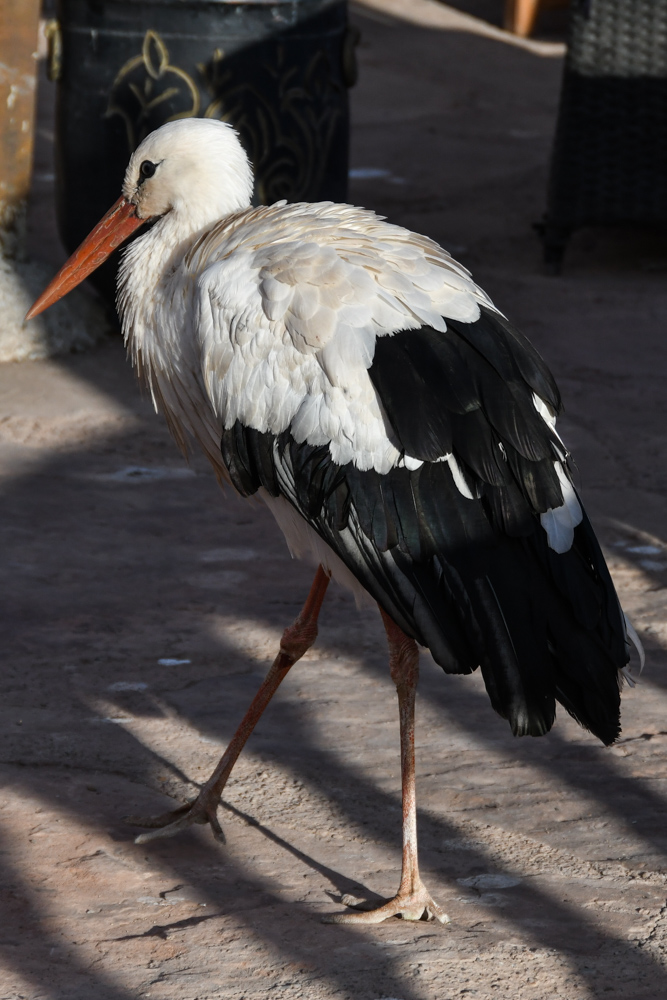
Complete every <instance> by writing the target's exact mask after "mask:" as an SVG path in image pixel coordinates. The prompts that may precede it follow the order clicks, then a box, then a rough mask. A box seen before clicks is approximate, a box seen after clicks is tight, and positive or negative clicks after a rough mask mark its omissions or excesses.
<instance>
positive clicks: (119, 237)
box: [25, 196, 148, 320]
mask: <svg viewBox="0 0 667 1000" xmlns="http://www.w3.org/2000/svg"><path fill="white" fill-rule="evenodd" d="M144 222H148V219H140V218H139V217H138V216H137V215H136V214H135V206H134V205H133V204H132V203H131V202H129V201H127V199H126V198H123V197H122V196H121V197H120V198H119V199H118V201H117V202H116V204H115V205H112V206H111V208H110V209H109V211H108V212H107V214H106V215H105V216H104V218H103V219H100V221H99V222H98V223H97V225H96V226H95V228H94V229H93V231H92V232H91V233H89V234H88V236H86V238H85V240H84V241H83V243H82V244H81V246H80V247H79V248H78V249H77V250H75V251H74V253H73V254H72V256H71V257H70V258H69V260H67V261H66V262H65V263H64V264H63V266H62V267H61V268H60V270H59V271H58V273H57V275H56V276H55V278H54V279H53V281H52V282H51V284H50V285H49V286H48V287H47V288H45V289H44V291H43V292H42V294H41V295H40V297H39V298H38V299H37V301H36V302H35V303H34V304H33V306H32V307H31V308H30V309H29V310H28V312H27V313H26V317H25V318H26V320H29V319H34V317H35V316H39V314H40V313H41V312H44V310H45V309H48V308H49V306H52V305H53V303H54V302H57V301H58V299H62V298H63V296H64V295H67V293H68V292H71V291H72V289H73V288H76V286H77V285H79V284H81V282H82V281H83V280H84V278H87V277H88V275H89V274H92V272H93V271H94V270H95V269H96V268H98V267H99V266H100V264H103V263H104V261H105V260H106V259H107V257H109V256H110V255H111V254H112V253H113V251H114V250H115V249H116V247H119V246H120V245H121V243H123V242H124V241H125V240H126V239H127V238H128V236H130V235H131V234H132V233H133V232H134V231H135V229H138V228H139V226H143V224H144Z"/></svg>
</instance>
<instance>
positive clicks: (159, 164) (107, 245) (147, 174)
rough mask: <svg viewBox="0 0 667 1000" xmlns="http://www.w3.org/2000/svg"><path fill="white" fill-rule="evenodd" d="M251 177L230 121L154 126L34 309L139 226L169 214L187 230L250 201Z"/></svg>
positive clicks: (75, 280)
mask: <svg viewBox="0 0 667 1000" xmlns="http://www.w3.org/2000/svg"><path fill="white" fill-rule="evenodd" d="M252 186H253V177H252V169H251V167H250V163H249V162H248V157H247V156H246V154H245V152H244V150H243V147H242V146H241V143H240V142H239V139H238V136H237V134H236V132H235V131H234V129H233V128H231V126H229V125H226V124H224V123H223V122H218V121H214V120H213V119H210V118H183V119H180V120H179V121H175V122H168V123H167V124H166V125H163V126H162V127H161V128H158V129H156V130H155V132H151V134H150V135H149V136H147V137H146V138H145V139H144V141H143V142H142V143H141V144H140V145H139V146H138V147H137V149H135V151H134V153H133V154H132V156H131V157H130V162H129V163H128V166H127V170H126V171H125V180H124V182H123V193H122V195H121V197H120V198H119V199H118V201H117V202H116V203H115V205H113V206H112V207H111V208H110V209H109V211H108V212H107V214H106V215H105V216H104V218H103V219H101V221H100V222H98V224H97V225H96V226H95V228H94V229H93V230H92V232H91V233H90V234H89V235H88V236H87V237H86V239H85V240H84V241H83V243H82V244H81V246H80V247H79V248H78V249H77V250H75V251H74V253H73V254H72V256H71V257H70V258H69V260H68V261H67V262H66V263H65V264H64V265H63V266H62V267H61V269H60V271H59V272H58V274H57V275H56V276H55V278H54V279H53V281H52V282H51V283H50V284H49V286H48V287H47V288H46V289H45V290H44V291H43V292H42V294H41V295H40V297H39V298H38V299H37V301H36V302H35V304H34V305H33V306H32V308H31V309H30V311H29V312H28V314H27V316H26V319H32V318H33V317H34V316H37V315H39V313H41V312H43V311H44V310H45V309H48V307H49V306H50V305H53V303H54V302H57V301H58V299H61V298H62V297H63V296H64V295H66V294H67V293H68V292H69V291H71V290H72V288H75V287H76V285H78V284H80V283H81V282H82V281H83V280H84V278H87V277H88V275H89V274H91V273H92V272H93V271H94V270H95V269H96V268H98V267H99V266H100V264H102V263H104V261H105V260H106V259H107V257H109V256H110V255H111V253H112V252H113V251H114V250H115V249H116V248H117V247H119V246H120V245H121V243H123V242H124V241H125V240H126V239H127V238H128V236H130V235H131V234H132V233H133V232H134V231H135V230H136V229H137V228H138V227H139V226H141V225H143V224H144V223H145V222H148V221H149V220H152V219H156V218H159V217H161V216H167V215H171V216H172V218H173V219H174V221H175V222H180V225H179V226H178V227H177V228H178V229H180V231H181V232H182V233H185V234H187V233H192V234H194V233H196V232H200V231H201V230H202V229H204V228H205V227H206V226H208V225H213V224H214V223H215V222H217V221H218V220H219V219H222V218H224V217H225V216H226V215H229V214H231V213H232V212H236V211H239V209H242V208H245V207H246V206H247V205H249V204H250V197H251V194H252Z"/></svg>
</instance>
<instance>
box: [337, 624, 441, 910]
mask: <svg viewBox="0 0 667 1000" xmlns="http://www.w3.org/2000/svg"><path fill="white" fill-rule="evenodd" d="M380 614H381V615H382V621H383V623H384V627H385V630H386V632H387V639H388V641H389V669H390V671H391V678H392V680H393V682H394V684H395V685H396V693H397V694H398V712H399V719H400V726H401V779H402V786H403V787H402V790H403V865H402V869H401V884H400V885H399V887H398V892H397V893H396V895H395V896H394V897H393V899H389V900H387V902H386V903H383V904H382V905H381V906H379V907H378V908H377V909H374V910H365V911H363V912H355V913H334V914H332V915H331V916H326V917H324V923H326V924H379V923H380V922H381V921H382V920H386V919H387V917H399V916H400V917H402V918H403V919H404V920H439V921H440V923H442V924H445V923H448V921H449V917H448V916H447V914H446V913H443V911H442V910H441V909H440V907H439V906H438V904H437V903H435V902H434V901H433V899H432V898H431V896H430V894H429V892H428V891H427V889H426V887H425V886H424V884H423V882H422V880H421V878H420V876H419V864H418V860H417V804H416V799H415V695H416V692H417V681H418V679H419V650H418V649H417V643H416V642H415V641H414V639H410V638H409V637H408V636H407V635H406V634H405V633H404V632H403V631H402V630H401V629H400V628H399V627H398V625H396V624H395V623H394V622H393V621H392V620H391V618H390V617H389V616H388V615H386V614H385V612H384V611H383V610H382V608H380ZM344 901H345V900H344Z"/></svg>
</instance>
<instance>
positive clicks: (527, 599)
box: [222, 309, 628, 743]
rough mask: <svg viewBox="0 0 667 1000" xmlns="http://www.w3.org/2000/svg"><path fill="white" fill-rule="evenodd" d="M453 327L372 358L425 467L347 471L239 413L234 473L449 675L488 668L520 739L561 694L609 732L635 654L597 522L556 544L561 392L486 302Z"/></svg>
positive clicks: (615, 726) (581, 717) (401, 434)
mask: <svg viewBox="0 0 667 1000" xmlns="http://www.w3.org/2000/svg"><path fill="white" fill-rule="evenodd" d="M447 326H448V329H447V332H446V333H441V332H439V331H436V330H433V329H431V328H430V327H423V328H422V329H421V330H410V331H403V332H401V333H396V334H393V335H389V336H384V337H380V338H378V339H377V341H376V350H375V357H374V361H373V364H372V366H371V368H370V370H369V375H370V378H371V380H372V382H373V385H374V387H375V390H376V392H377V395H378V397H379V400H380V403H381V405H382V407H383V412H384V414H385V417H386V421H387V424H388V433H389V435H390V437H392V439H393V440H394V443H395V444H396V446H397V447H398V448H399V450H402V451H403V452H404V453H405V454H406V455H407V456H410V457H412V458H415V459H418V460H420V461H421V462H423V464H422V465H421V466H420V467H419V468H417V469H414V470H410V469H408V468H402V467H400V468H399V467H396V468H394V469H392V470H391V471H390V472H388V473H387V474H385V475H380V474H378V473H377V472H375V471H372V470H371V471H360V470H359V469H357V468H356V467H354V466H353V465H347V466H344V467H341V466H338V465H336V464H335V463H334V462H333V461H332V460H331V454H330V450H329V448H328V447H327V446H323V447H313V446H311V445H308V444H306V443H298V442H296V441H295V440H294V439H293V438H292V437H291V435H290V434H289V432H285V433H284V434H282V435H280V436H278V437H275V436H273V435H270V434H262V433H260V432H258V431H254V430H251V429H248V428H244V427H242V426H241V424H239V423H237V424H235V425H234V427H232V428H230V429H229V430H225V432H224V434H223V440H222V454H223V458H224V461H225V464H226V466H227V468H228V469H229V472H230V476H231V479H232V482H233V484H234V486H235V487H236V488H237V489H238V490H239V492H241V493H242V494H243V495H248V494H250V493H253V492H255V491H256V490H257V489H259V488H260V487H263V488H264V489H266V490H267V491H268V493H269V494H271V495H272V496H279V495H280V496H283V497H285V498H286V499H287V500H288V501H289V502H290V503H291V504H292V505H293V506H294V507H295V508H296V509H297V511H298V512H299V513H300V514H301V516H302V517H303V518H304V519H305V520H306V521H307V522H308V524H310V525H311V527H312V528H313V529H314V530H315V531H316V532H317V533H318V534H319V535H320V537H321V538H323V539H324V541H325V542H326V543H327V544H328V545H329V546H330V547H331V548H332V549H333V551H334V552H335V553H336V554H337V555H338V556H339V557H340V558H341V559H342V560H343V562H344V563H345V564H346V565H347V566H348V568H349V569H350V570H351V571H352V572H353V573H354V575H355V576H356V577H357V579H359V580H360V582H361V583H362V585H363V586H364V587H365V589H366V590H367V591H368V592H369V593H370V594H371V595H372V596H373V597H374V598H375V599H376V600H377V601H378V602H379V603H380V605H381V606H382V607H383V608H384V609H385V611H387V613H388V614H389V615H391V617H392V618H393V619H394V620H395V621H396V622H397V624H398V625H399V626H400V627H401V628H402V629H403V630H404V631H405V632H407V633H408V634H409V635H412V636H414V638H416V639H417V640H418V641H419V642H420V643H422V644H423V645H425V646H428V647H429V649H430V650H431V653H432V655H433V657H434V659H435V660H436V662H438V663H439V664H440V665H441V666H442V667H443V668H444V669H445V670H446V671H448V672H450V673H469V672H470V671H472V670H475V669H476V668H477V667H478V666H481V669H482V673H483V676H484V681H485V684H486V688H487V691H488V693H489V696H490V698H491V702H492V704H493V707H494V708H495V709H496V711H497V712H499V714H500V715H502V716H503V717H505V718H507V719H508V720H509V722H510V725H511V727H512V730H513V732H514V733H515V734H517V735H526V734H530V735H534V736H537V735H541V734H542V733H545V732H547V730H548V729H550V728H551V726H552V724H553V721H554V718H555V706H556V701H558V702H560V703H561V704H562V705H563V706H564V707H565V708H566V709H567V711H568V712H570V713H571V714H572V715H573V716H574V717H575V718H576V719H577V720H578V721H579V722H580V723H581V724H582V725H583V726H585V727H587V728H588V729H590V730H591V731H592V732H593V733H595V734H596V735H597V736H598V737H599V738H600V739H601V740H602V741H603V742H605V743H610V742H612V741H613V740H614V739H615V738H616V737H617V735H618V732H619V686H618V670H619V668H620V667H622V666H623V665H624V664H625V663H626V662H627V660H628V654H627V649H626V643H625V627H624V621H623V618H622V612H621V611H620V607H619V605H618V600H617V598H616V594H615V591H614V588H613V584H612V582H611V579H610V577H609V573H608V571H607V567H606V565H605V562H604V558H603V556H602V553H601V551H600V548H599V545H598V543H597V540H596V538H595V535H594V534H593V531H592V529H591V527H590V524H589V523H588V521H587V520H586V518H585V516H584V520H583V521H582V523H581V524H580V525H579V526H578V527H577V528H576V529H575V538H574V544H573V545H572V547H571V549H570V550H569V551H568V552H565V553H562V554H558V553H556V552H554V551H553V550H552V549H551V548H549V546H548V540H547V534H546V532H545V531H544V529H543V528H542V526H541V523H540V519H539V516H540V514H541V513H544V512H545V511H547V510H549V509H550V508H556V507H560V506H561V505H562V503H563V495H562V489H561V484H560V481H559V478H558V475H557V473H556V471H555V466H554V461H555V460H556V459H561V458H563V457H564V455H563V448H562V445H561V444H560V441H559V439H558V438H557V437H556V435H555V434H554V433H553V432H552V430H551V428H550V427H549V426H548V424H547V423H545V421H544V420H542V418H541V417H540V415H539V414H538V412H537V410H536V408H535V406H534V403H533V393H534V392H535V393H537V394H538V395H539V396H540V397H541V398H542V399H543V400H544V401H546V402H547V403H548V404H549V406H550V407H551V408H552V410H553V411H554V413H555V412H557V411H558V410H559V408H560V397H559V395H558V390H557V388H556V386H555V384H554V381H553V379H552V377H551V375H550V373H549V371H548V369H547V368H546V365H545V364H544V362H543V361H542V359H541V358H540V356H539V355H538V354H537V352H536V351H534V349H533V348H532V347H531V346H530V344H528V342H527V341H526V340H525V339H524V338H523V337H522V336H521V335H520V334H518V333H517V332H516V331H515V330H513V328H512V327H511V326H510V325H509V324H508V323H507V321H506V320H504V319H503V318H502V317H500V316H498V315H497V314H495V313H493V312H492V311H491V310H486V309H482V316H481V318H480V320H479V321H478V322H477V323H459V322H454V321H452V320H447ZM447 454H453V455H454V457H455V459H456V461H457V462H458V465H459V468H460V469H461V472H462V474H463V478H464V481H465V485H466V486H467V491H468V492H469V494H470V497H472V499H471V498H470V497H468V496H465V495H464V494H463V492H462V491H461V489H460V488H459V486H460V485H461V483H460V481H459V482H458V483H457V482H456V481H455V479H454V475H453V472H452V469H451V468H450V466H449V464H448V462H447V461H442V460H441V459H442V458H443V456H445V455H447ZM439 459H440V461H438V460H439Z"/></svg>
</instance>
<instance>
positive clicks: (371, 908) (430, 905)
mask: <svg viewBox="0 0 667 1000" xmlns="http://www.w3.org/2000/svg"><path fill="white" fill-rule="evenodd" d="M341 903H343V904H344V905H345V906H349V907H351V908H352V909H354V910H356V911H357V912H356V913H332V914H328V915H327V916H326V917H322V923H323V924H380V923H382V921H383V920H387V919H388V918H389V917H400V918H401V919H402V920H438V921H439V922H440V923H441V924H448V923H449V917H448V916H447V914H446V913H445V912H444V911H443V910H442V909H441V908H440V907H439V906H438V904H437V903H436V902H434V900H433V899H432V898H431V895H430V893H429V892H427V890H426V888H425V887H424V886H423V885H422V884H421V883H420V884H419V885H418V886H416V887H415V888H414V889H412V890H411V891H404V892H402V891H401V890H400V889H399V891H398V892H397V894H396V895H395V896H394V897H393V898H392V899H388V900H386V902H384V903H381V904H380V905H379V906H377V907H375V905H374V904H373V903H367V902H365V901H364V900H358V899H355V898H354V896H343V898H342V899H341Z"/></svg>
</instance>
